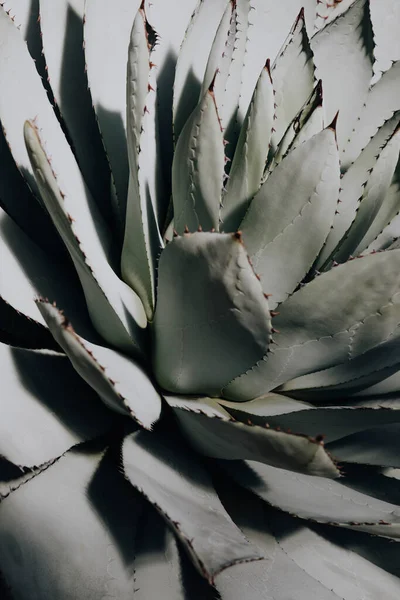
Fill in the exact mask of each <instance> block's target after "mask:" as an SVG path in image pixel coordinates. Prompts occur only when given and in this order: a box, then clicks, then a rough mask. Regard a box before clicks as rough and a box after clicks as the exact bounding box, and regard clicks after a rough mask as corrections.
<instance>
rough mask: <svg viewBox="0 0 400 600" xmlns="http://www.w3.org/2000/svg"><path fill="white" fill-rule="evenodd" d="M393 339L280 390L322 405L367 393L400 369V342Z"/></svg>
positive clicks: (395, 338)
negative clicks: (322, 401) (344, 397)
mask: <svg viewBox="0 0 400 600" xmlns="http://www.w3.org/2000/svg"><path fill="white" fill-rule="evenodd" d="M382 331H384V327H383V328H382ZM393 338H394V339H393V340H391V341H390V343H387V342H383V343H381V344H378V345H377V346H376V347H375V348H373V349H371V350H369V351H367V352H365V353H363V354H361V355H360V356H356V358H353V359H350V360H348V361H347V362H344V363H341V364H339V365H337V366H335V367H330V368H329V369H323V370H322V371H317V372H314V373H310V374H308V375H303V376H300V377H296V378H295V379H291V380H290V381H287V382H285V383H284V384H283V385H282V386H280V387H279V391H280V392H283V393H287V394H290V395H291V396H294V397H296V398H302V399H304V400H309V401H314V402H318V401H319V399H320V398H323V399H324V401H325V402H327V401H334V399H335V398H337V399H341V398H343V394H346V395H348V394H354V393H357V392H360V390H361V391H362V393H364V392H366V391H367V390H368V389H369V388H370V386H373V387H374V388H375V385H376V384H379V382H381V381H384V380H386V379H387V378H388V377H391V376H392V375H393V374H394V373H396V372H397V371H398V369H399V368H400V362H399V358H398V348H399V341H398V338H397V336H393ZM361 339H362V338H361ZM340 401H341V400H339V402H340Z"/></svg>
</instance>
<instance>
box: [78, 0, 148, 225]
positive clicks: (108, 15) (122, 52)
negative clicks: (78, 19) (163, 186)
mask: <svg viewBox="0 0 400 600" xmlns="http://www.w3.org/2000/svg"><path fill="white" fill-rule="evenodd" d="M140 4H141V2H140V0H134V1H133V2H132V0H122V1H120V2H119V3H118V10H113V7H112V6H111V5H110V3H109V2H108V1H107V0H86V3H85V23H84V44H85V60H86V65H87V77H88V81H89V88H90V92H91V95H92V100H93V106H94V109H95V111H96V116H97V119H98V123H99V127H100V131H101V134H102V137H103V140H104V145H105V148H106V152H107V156H108V159H109V162H110V166H111V171H112V175H113V183H114V185H115V192H116V198H117V206H118V216H119V219H120V223H121V227H122V231H123V227H124V223H125V211H126V198H127V194H128V180H129V165H128V154H127V151H126V150H125V148H126V93H125V90H126V58H127V56H126V52H127V48H128V46H129V36H130V32H131V29H132V23H133V21H134V18H135V15H136V13H137V11H138V9H139V6H140ZM111 58H112V60H111Z"/></svg>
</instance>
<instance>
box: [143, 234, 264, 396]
mask: <svg viewBox="0 0 400 600" xmlns="http://www.w3.org/2000/svg"><path fill="white" fill-rule="evenodd" d="M158 272H159V279H158V299H157V307H156V312H155V317H154V351H153V368H154V372H155V375H156V378H157V381H158V382H159V384H160V385H161V386H162V387H164V389H167V390H169V391H171V392H178V393H183V394H191V393H197V394H198V393H199V392H201V393H205V394H209V395H218V392H219V390H220V389H221V387H223V386H224V385H226V383H227V382H228V381H230V380H231V379H232V378H233V377H235V374H237V373H240V372H242V371H243V369H246V365H249V366H251V364H253V363H254V362H255V361H256V360H259V358H260V357H262V356H263V354H264V353H265V352H266V349H267V348H268V345H269V340H270V334H271V318H270V313H269V309H268V302H267V300H266V298H264V295H263V292H262V289H261V285H260V283H259V281H258V280H257V278H256V276H255V274H254V272H253V270H252V268H251V265H250V264H249V261H248V257H247V254H246V251H245V249H244V247H243V244H242V243H241V239H240V235H235V234H218V233H194V234H185V235H184V236H183V237H179V238H175V239H174V240H173V241H172V242H171V243H170V244H168V246H167V247H166V249H165V250H164V252H163V253H162V255H161V258H160V263H159V271H158ZM171 281H172V282H174V284H173V285H172V286H171ZM247 368H248V367H247Z"/></svg>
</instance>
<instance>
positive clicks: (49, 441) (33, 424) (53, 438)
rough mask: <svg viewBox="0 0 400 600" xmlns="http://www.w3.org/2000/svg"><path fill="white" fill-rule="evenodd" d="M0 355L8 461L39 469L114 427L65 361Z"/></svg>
mask: <svg viewBox="0 0 400 600" xmlns="http://www.w3.org/2000/svg"><path fill="white" fill-rule="evenodd" d="M0 356H1V364H2V387H3V392H2V394H1V401H0V405H1V415H2V416H1V421H0V430H1V431H0V433H1V435H0V454H1V455H2V456H3V457H4V458H6V459H7V460H9V461H10V462H13V463H14V464H16V465H22V466H26V467H33V466H37V465H41V464H43V463H45V462H47V461H49V460H52V459H54V458H56V457H58V456H60V455H61V454H63V453H64V452H66V451H67V450H68V449H69V448H70V447H71V446H73V445H75V444H78V443H79V442H82V441H86V440H88V439H91V438H93V437H96V436H98V435H103V434H104V433H106V432H107V431H108V430H109V429H110V428H111V427H112V426H113V424H114V423H115V418H116V417H115V416H114V415H113V414H112V413H110V411H109V410H108V409H106V407H105V406H103V404H102V403H101V402H100V400H99V398H98V397H97V395H96V394H95V393H94V392H93V391H92V390H91V389H90V388H89V387H88V386H87V385H86V384H85V383H84V382H83V381H82V380H81V379H80V377H78V376H77V375H76V373H75V372H74V370H73V368H72V367H71V365H70V364H69V361H68V360H66V358H65V356H63V355H61V356H60V355H59V354H54V353H50V352H47V351H40V350H36V351H34V350H25V349H22V348H13V347H10V346H6V345H4V344H0ZM60 381H62V382H63V384H62V386H60Z"/></svg>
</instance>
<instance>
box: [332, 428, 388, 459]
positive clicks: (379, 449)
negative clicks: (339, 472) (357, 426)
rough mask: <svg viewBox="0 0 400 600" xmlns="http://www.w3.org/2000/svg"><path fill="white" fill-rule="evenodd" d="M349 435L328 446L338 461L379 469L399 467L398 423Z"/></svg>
mask: <svg viewBox="0 0 400 600" xmlns="http://www.w3.org/2000/svg"><path fill="white" fill-rule="evenodd" d="M371 425H376V427H375V426H374V427H371V428H370V429H363V430H362V431H358V432H356V433H351V434H349V435H348V436H346V437H342V438H340V439H339V440H336V441H334V442H332V443H331V444H329V451H330V452H333V453H334V455H335V456H337V457H338V459H339V460H341V461H344V462H349V463H357V464H364V465H376V466H379V467H399V466H400V461H399V434H400V426H399V424H398V423H391V424H389V425H378V422H375V423H371Z"/></svg>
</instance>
